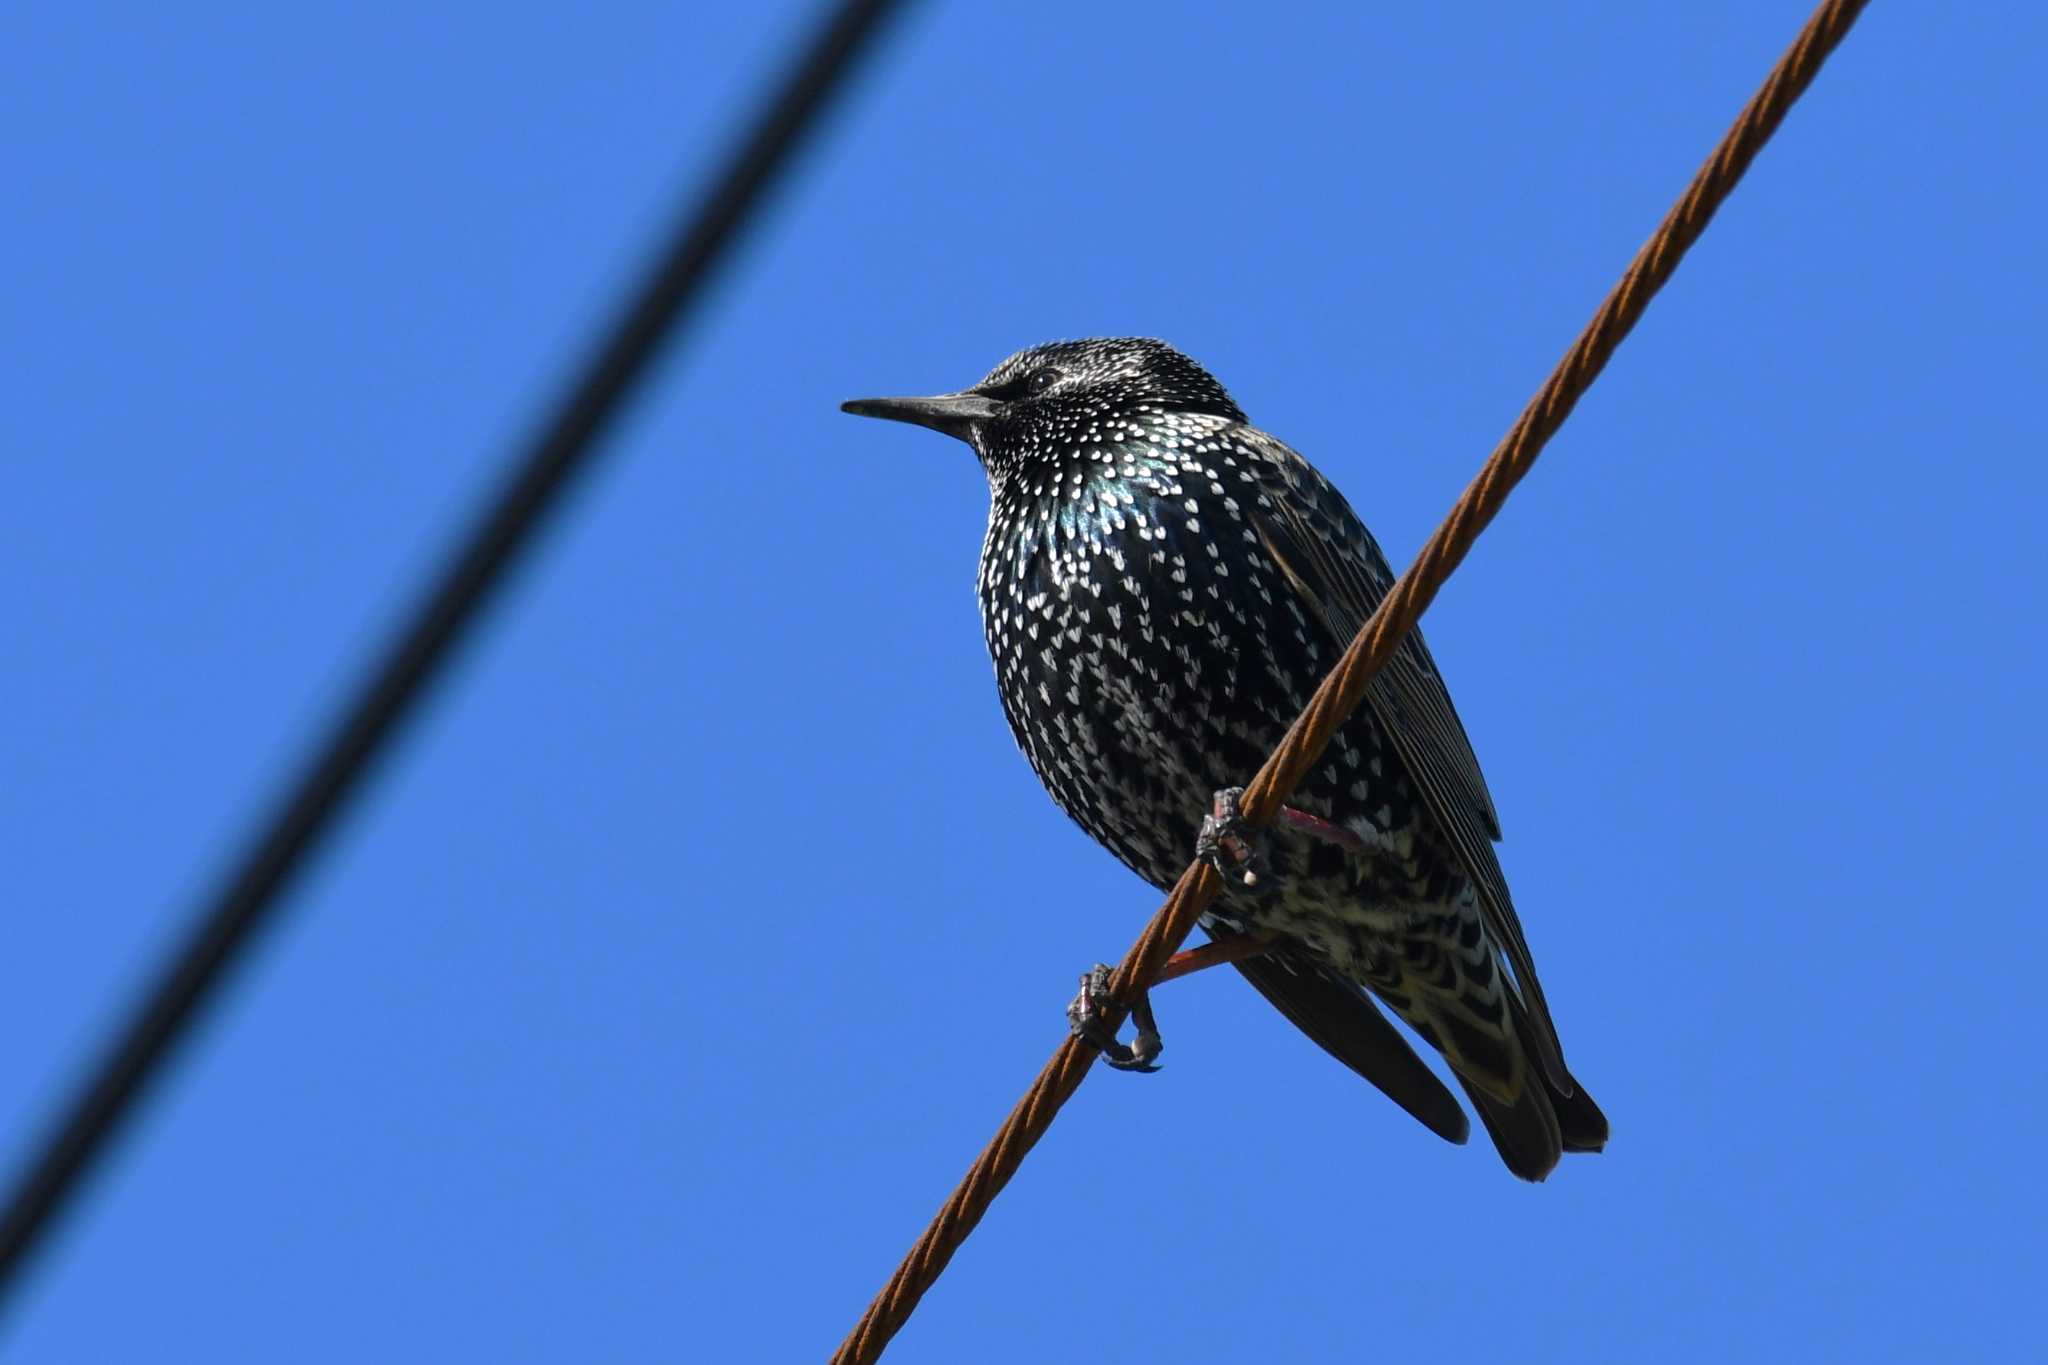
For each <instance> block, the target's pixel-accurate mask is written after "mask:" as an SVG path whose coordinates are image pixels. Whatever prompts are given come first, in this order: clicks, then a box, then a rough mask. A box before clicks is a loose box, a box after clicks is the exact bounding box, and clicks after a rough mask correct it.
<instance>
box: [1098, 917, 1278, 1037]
mask: <svg viewBox="0 0 2048 1365" xmlns="http://www.w3.org/2000/svg"><path fill="white" fill-rule="evenodd" d="M1272 946H1273V940H1271V939H1269V938H1266V937H1264V936H1263V935H1260V934H1226V935H1224V936H1222V937H1220V938H1217V939H1214V940H1212V941H1210V942H1208V943H1204V944H1203V945H1202V946H1201V947H1199V948H1189V949H1187V950H1186V951H1184V952H1178V953H1175V954H1174V955H1173V956H1172V957H1170V958H1168V959H1166V965H1165V966H1163V967H1161V968H1160V969H1159V978H1158V980H1156V981H1154V982H1153V983H1152V984H1153V985H1155V986H1156V985H1159V984H1160V983H1161V982H1165V981H1172V980H1173V979H1174V978H1176V977H1182V976H1188V975H1190V974H1192V973H1194V972H1199V971H1202V970H1204V969H1205V968H1209V967H1220V966H1222V965H1223V964H1224V963H1226V962H1242V961H1244V959H1246V958H1248V957H1257V956H1258V955H1259V954H1260V953H1263V952H1265V951H1266V949H1268V948H1270V947H1272ZM1109 975H1110V972H1109V964H1108V963H1105V962H1098V963H1096V964H1095V966H1094V967H1092V968H1091V969H1090V970H1089V971H1088V973H1087V974H1086V975H1085V976H1083V977H1082V978H1081V991H1080V994H1078V995H1076V996H1075V997H1074V1000H1073V1003H1072V1004H1070V1005H1068V1006H1067V1026H1068V1027H1069V1028H1071V1029H1072V1030H1073V1032H1074V1036H1075V1037H1076V1038H1079V1039H1080V1040H1081V1041H1082V1042H1084V1043H1087V1044H1088V1045H1089V1046H1091V1047H1093V1048H1094V1049H1095V1050H1096V1051H1097V1052H1100V1053H1101V1054H1102V1060H1103V1061H1105V1062H1108V1063H1109V1064H1110V1065H1111V1066H1113V1067H1115V1068H1116V1069H1117V1070H1119V1071H1157V1070H1158V1069H1159V1068H1158V1067H1157V1066H1155V1065H1154V1064H1153V1063H1154V1062H1155V1061H1156V1060H1157V1059H1158V1056H1159V1054H1160V1052H1161V1051H1163V1050H1164V1049H1165V1047H1166V1044H1165V1043H1164V1042H1162V1041H1161V1040H1160V1037H1159V1023H1158V1021H1157V1020H1156V1019H1154V1018H1153V1017H1152V996H1151V992H1150V991H1141V992H1139V994H1138V998H1137V999H1136V1000H1134V1001H1132V1002H1131V1021H1132V1022H1133V1023H1135V1024H1136V1025H1137V1026H1138V1036H1137V1039H1136V1040H1135V1042H1134V1043H1133V1044H1132V1045H1131V1046H1129V1047H1126V1046H1125V1045H1124V1044H1122V1043H1120V1042H1118V1041H1117V1038H1116V1034H1115V1032H1114V1031H1113V1030H1111V1029H1109V1028H1107V1027H1106V1026H1105V1024H1106V1021H1105V1020H1104V1018H1103V1014H1104V1011H1105V1008H1106V1007H1107V1006H1108V1005H1109V1004H1110V1003H1111V1001H1110V995H1109Z"/></svg>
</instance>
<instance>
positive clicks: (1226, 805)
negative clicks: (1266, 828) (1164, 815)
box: [1195, 787, 1259, 887]
mask: <svg viewBox="0 0 2048 1365" xmlns="http://www.w3.org/2000/svg"><path fill="white" fill-rule="evenodd" d="M1243 799H1244V788H1243V787H1225V788H1224V789H1223V790H1222V791H1219V792H1217V793H1216V799H1215V804H1214V805H1213V806H1211V807H1210V812H1209V814H1208V815H1206V816H1204V817H1203V818H1202V832H1201V833H1200V834H1198V835H1196V836H1195V856H1196V857H1197V858H1200V859H1201V860H1202V861H1203V862H1205V863H1207V864H1209V866H1211V867H1213V868H1215V869H1216V870H1217V871H1218V872H1219V873H1221V874H1222V876H1223V879H1224V880H1225V881H1236V882H1242V883H1243V884H1244V885H1245V886H1247V887H1250V886H1256V885H1258V881H1259V872H1258V866H1259V846H1258V843H1257V841H1255V840H1254V839H1253V838H1252V834H1251V831H1250V830H1249V829H1247V828H1246V827H1245V823H1244V817H1243V816H1242V815H1241V814H1239V812H1238V802H1239V801H1241V800H1243Z"/></svg>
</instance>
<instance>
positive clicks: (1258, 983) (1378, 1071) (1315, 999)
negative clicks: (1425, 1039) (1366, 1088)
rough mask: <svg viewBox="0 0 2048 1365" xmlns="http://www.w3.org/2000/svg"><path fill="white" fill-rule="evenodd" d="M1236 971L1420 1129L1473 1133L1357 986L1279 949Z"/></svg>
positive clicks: (1455, 1138) (1459, 1138)
mask: <svg viewBox="0 0 2048 1365" xmlns="http://www.w3.org/2000/svg"><path fill="white" fill-rule="evenodd" d="M1236 965H1237V969H1238V970H1239V971H1240V972H1243V973H1244V975H1245V979H1246V980H1247V981H1250V982H1251V983H1252V986H1253V987H1254V988H1255V989H1257V991H1258V992H1259V994H1260V995H1263V996H1265V997H1266V999H1267V1000H1268V1001H1270V1002H1271V1003H1272V1005H1273V1008H1275V1009H1277V1010H1279V1011H1280V1013H1282V1014H1284V1015H1286V1016H1287V1018H1288V1020H1289V1022H1291V1023H1292V1024H1293V1025H1294V1026H1295V1027H1296V1028H1298V1029H1300V1030H1301V1031H1302V1032H1303V1033H1306V1034H1307V1035H1308V1036H1309V1037H1310V1038H1313V1039H1314V1040H1315V1041H1316V1043H1317V1044H1318V1045H1320V1046H1321V1047H1322V1049H1323V1051H1325V1052H1327V1053H1329V1054H1330V1055H1331V1056H1332V1057H1335V1058H1336V1059H1337V1060H1338V1061H1340V1062H1342V1063H1344V1065H1346V1066H1348V1067H1350V1068H1351V1069H1352V1070H1353V1071H1356V1072H1357V1073H1358V1074H1359V1075H1361V1076H1363V1077H1365V1079H1367V1080H1368V1081H1371V1082H1372V1083H1373V1084H1374V1085H1376V1086H1378V1087H1379V1088H1380V1089H1381V1090H1382V1091H1384V1092H1385V1093H1386V1095H1387V1097H1388V1098H1389V1099H1391V1100H1393V1102H1394V1103H1396V1104H1398V1105H1400V1106H1401V1107H1402V1108H1403V1109H1406V1110H1407V1111H1408V1112H1409V1113H1411V1114H1413V1115H1414V1116H1415V1117H1416V1118H1418V1119H1420V1120H1421V1121H1422V1123H1423V1126H1424V1127H1426V1128H1428V1129H1429V1130H1430V1131H1431V1132H1433V1133H1435V1134H1436V1135H1437V1136H1438V1137H1440V1138H1443V1139H1444V1140H1445V1141H1447V1142H1463V1141H1465V1139H1466V1138H1467V1137H1468V1136H1470V1135H1471V1132H1472V1125H1471V1123H1470V1122H1469V1121H1468V1120H1467V1119H1466V1117H1465V1111H1464V1110H1463V1109H1460V1108H1459V1107H1458V1101H1457V1099H1456V1098H1455V1097H1454V1096H1453V1095H1452V1094H1451V1092H1450V1090H1449V1088H1448V1087H1446V1086H1445V1085H1444V1083H1443V1082H1442V1081H1440V1080H1438V1079H1437V1075H1436V1073H1435V1072H1434V1071H1431V1070H1430V1069H1429V1066H1428V1064H1427V1063H1425V1062H1424V1061H1423V1060H1422V1059H1421V1058H1420V1057H1418V1056H1416V1055H1415V1050H1414V1049H1413V1048H1411V1047H1409V1046H1408V1040H1407V1039H1405V1038H1403V1037H1402V1036H1401V1033H1400V1031H1399V1030H1398V1029H1396V1028H1395V1027H1394V1025H1393V1023H1392V1022H1391V1021H1390V1020H1388V1018H1387V1017H1386V1016H1385V1015H1383V1014H1381V1013H1380V1011H1379V1007H1378V1006H1377V1005H1375V1004H1373V1002H1372V1000H1371V998H1370V997H1368V996H1367V995H1366V994H1365V993H1364V992H1363V991H1361V990H1359V989H1358V987H1356V986H1354V985H1352V984H1351V983H1350V982H1348V981H1344V980H1341V979H1339V978H1337V977H1334V976H1332V975H1330V974H1329V972H1327V971H1325V970H1323V969H1322V968H1321V967H1319V966H1318V965H1316V964H1315V963H1312V962H1310V961H1308V960H1307V959H1305V958H1303V957H1301V956H1300V955H1298V954H1293V953H1288V952H1285V951H1284V950H1283V951H1279V952H1272V953H1268V954H1266V955H1265V956H1263V957H1255V958H1248V959H1246V960H1245V961H1243V962H1239V963H1237V964H1236Z"/></svg>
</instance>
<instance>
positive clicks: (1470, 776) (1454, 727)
mask: <svg viewBox="0 0 2048 1365" xmlns="http://www.w3.org/2000/svg"><path fill="white" fill-rule="evenodd" d="M1236 434H1237V436H1238V438H1239V439H1240V440H1243V441H1245V442H1247V443H1249V444H1254V445H1257V446H1259V447H1260V448H1261V449H1263V450H1266V451H1268V452H1270V453H1271V455H1272V457H1273V462H1272V464H1270V465H1268V466H1265V467H1264V469H1263V470H1262V472H1263V473H1265V474H1266V476H1267V477H1268V478H1270V479H1273V480H1275V481H1278V480H1282V479H1284V480H1287V481H1288V482H1287V486H1279V485H1278V483H1277V482H1276V485H1275V486H1274V487H1273V488H1272V489H1271V496H1270V497H1269V498H1268V499H1267V500H1266V501H1265V502H1264V503H1262V504H1261V505H1260V507H1259V508H1258V509H1257V510H1256V512H1255V513H1254V514H1253V517H1252V521H1253V524H1254V525H1255V526H1256V527H1257V528H1258V530H1259V532H1260V534H1261V538H1262V540H1263V541H1264V542H1265V549H1266V551H1267V553H1268V554H1269V555H1270V556H1271V557H1272V558H1273V560H1274V561H1275V563H1277V564H1278V565H1279V566H1280V568H1281V570H1282V571H1283V572H1284V573H1285V574H1287V576H1288V577H1289V579H1290V580H1291V581H1292V583H1293V585H1294V587H1295V590H1296V591H1297V592H1298V593H1299V594H1300V595H1301V596H1302V597H1303V598H1304V599H1305V603H1306V605H1307V606H1309V607H1310V608H1311V610H1312V611H1313V613H1314V615H1315V616H1316V617H1317V618H1318V619H1319V620H1320V621H1321V622H1322V624H1323V626H1324V628H1325V629H1326V630H1327V631H1328V632H1329V634H1330V637H1331V639H1332V640H1334V641H1335V642H1336V644H1337V646H1338V648H1340V649H1341V648H1342V647H1344V646H1346V645H1348V644H1350V643H1351V640H1352V638H1353V637H1354V636H1356V635H1357V634H1358V631H1359V628H1360V627H1361V626H1363V625H1364V624H1365V622H1366V620H1367V618H1368V617H1370V616H1371V615H1372V613H1373V610H1374V609H1375V608H1376V607H1378V606H1379V604H1380V600H1381V599H1382V598H1384V597H1385V596H1386V595H1387V591H1388V589H1390V588H1392V587H1393V585H1394V573H1393V570H1392V569H1391V568H1389V567H1388V565H1387V560H1386V556H1385V555H1383V554H1382V553H1381V552H1380V547H1379V544H1378V543H1377V542H1376V541H1374V540H1373V538H1372V533H1371V532H1369V531H1367V530H1366V529H1365V526H1364V524H1363V523H1362V522H1360V521H1359V519H1358V516H1357V514H1356V513H1354V512H1353V511H1352V510H1351V507H1350V505H1349V504H1348V503H1346V502H1345V501H1344V497H1343V495H1342V494H1341V493H1339V492H1338V491H1337V490H1336V489H1335V488H1333V487H1332V486H1331V485H1330V483H1329V482H1328V481H1327V480H1326V479H1324V478H1323V476H1322V475H1321V474H1319V473H1317V472H1316V470H1315V469H1314V468H1313V467H1311V466H1310V465H1309V463H1308V462H1307V461H1306V460H1304V459H1302V458H1301V456H1299V455H1297V454H1296V453H1295V452H1294V451H1293V450H1291V449H1289V448H1288V447H1287V446H1286V445H1284V444H1283V443H1281V442H1279V441H1277V440H1275V439H1274V438H1273V437H1271V436H1268V435H1266V434H1265V433H1264V432H1261V431H1258V430H1257V429H1255V428H1252V427H1243V428H1240V429H1239V430H1238V431H1237V433H1236ZM1332 662H1333V663H1334V662H1335V659H1334V657H1333V659H1332ZM1366 704H1367V705H1368V706H1370V707H1371V708H1372V710H1373V714H1374V716H1375V717H1376V718H1377V719H1378V720H1379V722H1380V727H1381V729H1382V730H1383V731H1384V732H1385V733H1386V734H1387V736H1388V738H1389V739H1390V741H1391V742H1392V743H1393V745H1394V749H1395V752H1397V753H1398V754H1399V755H1400V756H1401V761H1402V763H1403V765H1404V766H1405V767H1406V768H1407V769H1408V774H1409V776H1410V778H1411V779H1412V780H1413V781H1414V783H1415V785H1416V787H1417V788H1418V790H1419V792H1420V795H1421V797H1422V800H1423V803H1424V805H1425V806H1426V807H1427V808H1428V810H1429V813H1430V815H1431V816H1432V817H1433V818H1434V820H1435V823H1436V826H1437V828H1438V829H1440V830H1441V831H1442V832H1443V835H1444V837H1445V838H1446V839H1447V840H1448V841H1449V843H1450V845H1451V848H1452V851H1453V852H1454V853H1455V854H1456V855H1457V857H1458V860H1459V863H1460V864H1461V865H1462V866H1463V868H1464V870H1465V874H1466V876H1467V877H1468V878H1469V879H1470V880H1471V882H1472V885H1473V887H1474V888H1475V890H1476V891H1477V892H1478V895H1479V902H1480V907H1481V911H1482V913H1483V915H1484V917H1485V920H1486V927H1487V930H1488V932H1489V933H1490V934H1491V935H1492V937H1493V939H1494V941H1495V942H1496V943H1497V944H1499V945H1500V947H1501V949H1502V951H1503V952H1504V953H1505V954H1506V956H1507V961H1508V965H1509V967H1510V968H1511V969H1512V970H1513V973H1514V977H1515V982H1516V984H1517V986H1518V987H1519V988H1520V990H1521V993H1522V996H1523V999H1524V1001H1525V1002H1526V1003H1527V1005H1528V1008H1529V1013H1530V1015H1531V1016H1532V1020H1533V1023H1534V1027H1533V1028H1532V1029H1530V1030H1529V1037H1528V1039H1527V1041H1528V1043H1529V1044H1530V1046H1531V1049H1532V1051H1533V1053H1534V1055H1535V1056H1536V1057H1537V1058H1538V1059H1539V1060H1540V1062H1541V1065H1542V1068H1543V1071H1544V1073H1545V1075H1546V1077H1547V1078H1548V1080H1549V1081H1550V1083H1551V1085H1552V1087H1553V1088H1555V1089H1556V1090H1558V1091H1559V1092H1560V1093H1561V1094H1564V1095H1569V1094H1571V1093H1572V1088H1573V1087H1572V1080H1571V1073H1570V1072H1569V1071H1568V1070H1566V1069H1565V1064H1564V1054H1563V1050H1562V1048H1561V1047H1560V1046H1559V1043H1558V1040H1557V1029H1556V1027H1555V1025H1553V1024H1552V1023H1551V1020H1550V1006H1549V1004H1548V1002H1547V1001H1545V999H1544V998H1543V986H1542V983H1541V982H1540V981H1538V980H1537V978H1536V964H1535V962H1534V961H1533V960H1532V958H1531V957H1530V954H1529V945H1528V942H1527V940H1526V939H1525V938H1524V936H1523V933H1522V925H1521V920H1520V919H1519V918H1518V917H1517V916H1516V914H1515V906H1514V900H1513V898H1512V897H1511V896H1510V895H1509V894H1508V884H1507V877H1506V875H1505V874H1504V873H1503V872H1502V871H1501V866H1500V860H1499V859H1498V858H1497V857H1496V856H1495V855H1494V851H1493V843H1494V841H1495V840H1496V839H1498V838H1499V837H1500V819H1499V816H1498V815H1497V814H1496V813H1495V811H1494V806H1493V797H1492V795H1491V794H1490V793H1489V792H1488V791H1487V790H1486V779H1485V777H1484V776H1483V775H1482V774H1481V773H1480V771H1479V759H1478V757H1477V755H1475V754H1474V753H1473V752H1472V741H1471V740H1470V739H1468V738H1467V737H1466V734H1465V726H1464V724H1463V722H1461V721H1460V720H1459V719H1458V712H1457V708H1456V707H1454V706H1453V705H1452V704H1451V697H1450V693H1449V692H1447V691H1446V690H1445V689H1444V685H1443V680H1442V678H1441V677H1440V676H1439V674H1438V673H1437V668H1436V661H1435V660H1434V659H1432V658H1431V657H1430V653H1429V646H1428V645H1426V644H1425V643H1424V642H1423V639H1422V632H1421V631H1420V630H1419V629H1418V630H1416V631H1413V632H1411V633H1410V634H1409V636H1408V638H1407V640H1405V641H1403V642H1402V645H1401V648H1400V650H1399V651H1398V652H1397V653H1396V654H1395V655H1394V657H1393V658H1392V659H1391V660H1389V661H1388V663H1387V666H1386V667H1385V668H1383V669H1381V670H1380V673H1379V675H1378V676H1377V677H1375V678H1374V679H1373V681H1372V685H1371V687H1370V688H1368V690H1367V692H1366Z"/></svg>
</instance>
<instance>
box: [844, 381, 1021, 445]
mask: <svg viewBox="0 0 2048 1365" xmlns="http://www.w3.org/2000/svg"><path fill="white" fill-rule="evenodd" d="M1001 407H1002V404H1000V403H998V402H997V401H996V400H995V399H993V398H986V397H983V396H982V395H981V394H978V393H942V394H939V395H938V396H937V397H935V398H856V399H854V400H853V401H852V402H850V403H841V404H840V405H839V410H840V411H841V412H850V413H852V414H853V415H854V416H856V417H886V418H888V419H889V420H890V421H892V422H912V423H915V424H916V425H918V426H921V427H930V428H931V429H932V430H933V431H943V432H945V433H946V434H947V435H948V436H956V437H958V438H959V439H961V440H963V441H971V440H972V439H973V435H974V425H975V423H977V422H981V421H985V420H987V419H988V418H990V417H993V416H995V415H996V411H997V410H998V409H999V408H1001Z"/></svg>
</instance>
